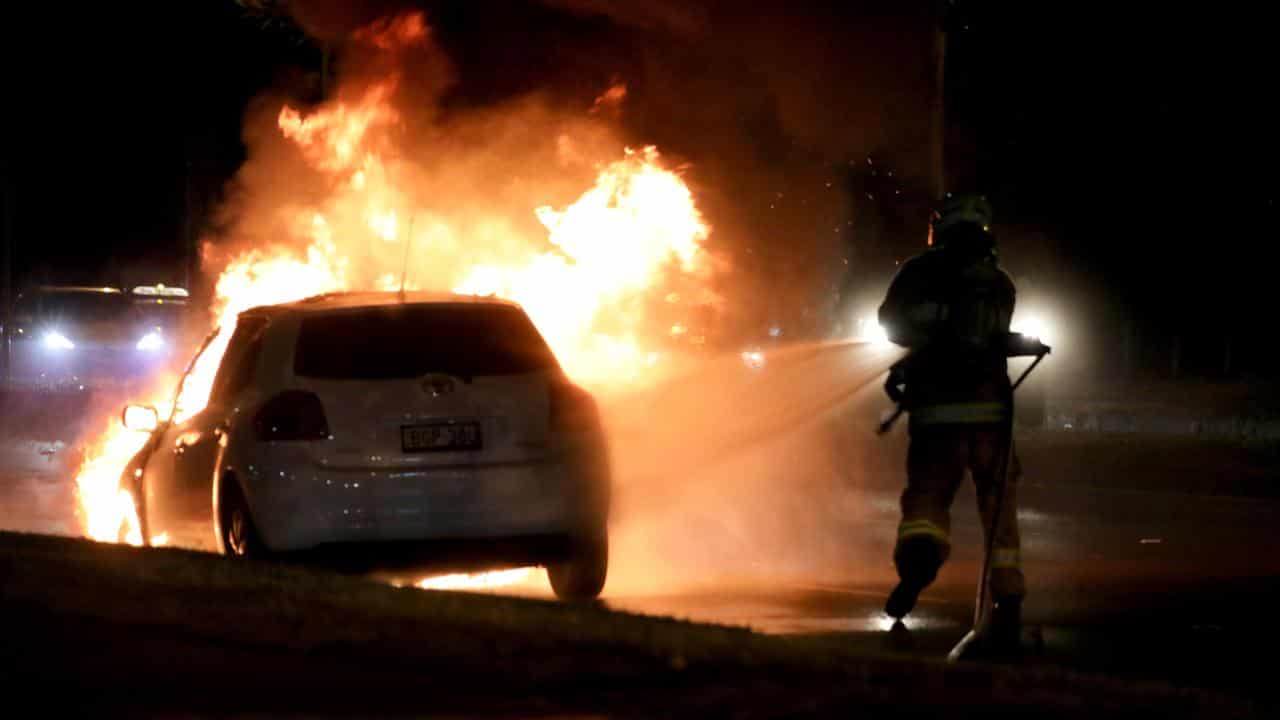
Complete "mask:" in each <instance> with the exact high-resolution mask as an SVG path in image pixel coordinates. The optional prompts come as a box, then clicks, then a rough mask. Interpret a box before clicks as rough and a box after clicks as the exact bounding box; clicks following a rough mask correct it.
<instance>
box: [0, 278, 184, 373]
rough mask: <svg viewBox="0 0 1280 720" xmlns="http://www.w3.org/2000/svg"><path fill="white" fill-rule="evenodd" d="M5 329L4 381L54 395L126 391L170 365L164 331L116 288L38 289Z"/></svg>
mask: <svg viewBox="0 0 1280 720" xmlns="http://www.w3.org/2000/svg"><path fill="white" fill-rule="evenodd" d="M10 318H11V320H10V322H9V323H8V324H7V325H6V326H5V328H4V352H5V360H6V362H5V376H6V380H7V381H8V382H9V383H11V384H14V385H22V386H37V387H48V388H66V387H74V388H77V389H83V388H88V387H107V386H121V385H123V386H127V385H131V384H134V383H137V382H138V381H141V380H143V379H145V378H147V377H149V376H151V374H152V373H154V372H155V371H156V370H157V369H158V368H159V367H161V366H163V365H164V364H165V363H166V362H167V361H168V359H169V349H170V348H169V343H168V342H166V335H165V333H164V330H163V329H162V328H160V327H158V326H153V325H151V324H148V319H147V317H145V316H144V315H143V314H141V313H139V312H138V310H137V308H136V306H135V304H134V302H133V301H132V300H131V298H130V296H129V295H126V294H125V293H124V292H122V291H121V290H120V289H118V288H112V287H73V286H51V285H46V286H39V287H37V288H35V289H33V290H30V291H28V292H24V293H22V294H21V295H20V296H19V297H18V299H17V301H16V302H15V303H14V308H13V312H12V313H11V314H10Z"/></svg>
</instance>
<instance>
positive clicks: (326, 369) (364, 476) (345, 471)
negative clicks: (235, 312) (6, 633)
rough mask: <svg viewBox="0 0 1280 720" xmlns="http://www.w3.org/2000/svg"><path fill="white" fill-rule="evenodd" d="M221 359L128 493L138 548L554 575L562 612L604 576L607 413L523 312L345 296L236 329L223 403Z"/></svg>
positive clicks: (146, 456)
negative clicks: (543, 569) (601, 413)
mask: <svg viewBox="0 0 1280 720" xmlns="http://www.w3.org/2000/svg"><path fill="white" fill-rule="evenodd" d="M218 351H219V348H218V343H209V342H207V343H206V345H205V347H204V348H203V349H202V350H201V352H200V353H199V354H198V355H197V357H196V358H195V359H194V360H193V361H192V365H191V367H192V368H194V370H193V371H189V372H188V373H187V374H186V375H185V376H184V378H183V380H182V383H181V384H180V386H179V389H178V391H177V395H176V398H177V402H176V405H177V408H176V411H175V413H174V418H173V419H172V420H171V421H164V422H160V421H159V418H158V416H157V414H156V412H155V410H154V409H150V408H140V407H137V406H132V407H130V408H127V409H126V411H125V418H124V419H125V424H126V426H127V427H130V428H133V429H142V430H151V439H150V442H148V444H147V446H146V447H145V448H144V449H143V450H142V451H141V452H140V453H139V454H138V455H137V456H136V457H135V458H134V460H133V461H132V462H131V463H130V465H129V466H128V467H127V468H126V470H125V473H124V477H123V482H125V483H127V485H126V487H130V488H131V489H132V490H133V492H134V497H135V498H138V504H139V507H138V510H139V516H140V518H141V519H142V524H143V535H144V537H147V538H150V537H155V536H157V535H159V534H161V533H164V534H166V535H167V536H168V537H169V542H170V543H171V544H176V545H182V546H188V547H193V548H204V549H212V550H216V551H219V552H223V553H226V554H234V555H247V556H261V555H267V554H275V553H293V552H303V551H305V552H311V553H315V554H318V555H330V556H341V557H344V558H352V557H354V558H358V559H360V560H362V561H366V562H367V563H368V564H369V566H370V567H371V568H373V567H378V566H382V565H396V566H403V565H405V564H406V563H408V564H412V563H414V562H419V563H429V562H433V561H435V560H437V559H438V558H437V557H436V556H435V555H436V554H438V553H439V552H440V549H441V544H440V543H441V541H447V542H451V543H454V544H455V545H458V546H462V547H464V548H465V549H466V552H467V554H468V555H470V556H472V557H474V558H475V559H476V560H477V561H481V562H488V563H491V564H493V565H498V564H507V563H528V564H542V565H546V566H547V569H548V576H549V578H550V580H551V585H552V588H553V589H554V590H555V592H556V594H557V595H558V596H561V597H569V598H587V597H594V596H596V595H597V594H599V592H600V591H601V589H602V588H603V586H604V581H605V575H606V571H607V566H608V539H607V533H606V527H605V525H606V516H607V511H608V503H609V470H608V462H607V452H606V447H605V442H604V435H603V431H602V428H601V425H600V422H599V419H598V417H597V414H596V407H595V402H594V400H593V399H592V398H591V396H590V395H588V394H587V393H586V392H584V391H582V390H580V389H578V388H577V387H575V386H573V385H572V384H570V383H569V381H568V380H567V379H566V378H565V376H564V374H563V372H562V371H561V369H560V367H559V365H558V364H557V363H556V360H555V358H554V356H553V355H552V353H551V350H550V349H549V348H548V347H547V345H546V343H545V342H544V341H543V339H542V337H541V336H540V335H539V334H538V332H537V330H536V329H535V328H534V327H533V324H532V323H531V322H530V321H529V319H528V317H526V316H525V314H524V312H523V311H522V310H521V309H520V308H519V307H518V306H515V305H513V304H509V303H506V302H502V301H496V300H480V299H474V298H469V297H468V298H464V297H460V296H452V295H445V296H439V295H426V294H416V293H415V294H410V295H409V296H408V297H402V296H401V295H399V294H394V293H361V294H332V295H325V296H318V297H315V298H312V299H309V300H303V301H301V302H297V303H292V304H288V305H278V306H271V307H262V308H257V309H254V310H250V311H248V312H245V313H243V314H241V315H240V317H239V319H238V322H237V324H236V327H235V331H234V333H233V334H232V336H231V339H230V341H229V344H228V345H227V347H226V351H225V353H224V354H223V355H222V358H221V361H220V363H218V368H217V372H216V375H215V376H214V377H213V380H212V384H211V387H210V388H209V389H204V388H201V387H199V386H200V384H201V377H202V376H201V373H202V371H203V370H202V369H203V368H204V366H205V365H207V364H208V361H207V360H206V359H205V355H206V354H208V353H216V352H218Z"/></svg>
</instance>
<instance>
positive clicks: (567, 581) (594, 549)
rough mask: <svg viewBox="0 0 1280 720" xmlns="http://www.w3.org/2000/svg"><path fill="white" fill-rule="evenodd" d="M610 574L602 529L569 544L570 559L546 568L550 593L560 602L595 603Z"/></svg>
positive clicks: (607, 552)
mask: <svg viewBox="0 0 1280 720" xmlns="http://www.w3.org/2000/svg"><path fill="white" fill-rule="evenodd" d="M608 575H609V534H608V533H607V532H606V531H605V530H603V529H601V530H598V531H594V532H592V533H589V534H586V535H584V536H582V537H579V538H576V539H574V540H573V541H572V544H571V546H570V549H569V557H568V558H566V559H564V560H560V561H557V562H553V563H550V564H548V565H547V579H548V580H549V581H550V582H551V590H552V592H554V593H555V595H556V597H557V598H560V599H561V600H571V601H585V600H594V599H596V598H597V597H599V595H600V591H602V590H604V582H605V579H606V578H607V577H608Z"/></svg>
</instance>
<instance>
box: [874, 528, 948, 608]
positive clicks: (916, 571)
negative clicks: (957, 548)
mask: <svg viewBox="0 0 1280 720" xmlns="http://www.w3.org/2000/svg"><path fill="white" fill-rule="evenodd" d="M942 554H943V549H942V546H940V545H939V544H938V542H937V541H935V540H933V539H932V538H928V537H914V538H909V539H907V540H904V541H902V542H901V543H899V544H898V548H897V550H896V551H895V552H894V554H893V559H894V563H895V564H896V565H897V566H898V577H899V578H901V580H900V581H899V582H898V586H897V587H895V588H894V589H893V592H891V593H889V599H888V600H886V601H885V604H884V612H885V614H886V615H888V616H889V617H891V618H894V619H897V620H901V619H902V618H904V617H906V616H907V613H910V612H911V611H912V610H913V609H914V608H915V606H916V599H917V598H918V597H919V596H920V593H921V592H922V591H923V590H924V589H925V588H926V587H928V586H929V583H931V582H933V579H934V578H935V577H937V576H938V568H939V567H941V566H942V559H943V555H942Z"/></svg>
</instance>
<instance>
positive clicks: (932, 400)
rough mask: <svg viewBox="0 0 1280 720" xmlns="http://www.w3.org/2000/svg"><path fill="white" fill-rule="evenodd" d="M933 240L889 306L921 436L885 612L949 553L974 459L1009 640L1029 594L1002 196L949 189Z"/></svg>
mask: <svg viewBox="0 0 1280 720" xmlns="http://www.w3.org/2000/svg"><path fill="white" fill-rule="evenodd" d="M930 245H931V247H930V249H929V250H927V251H926V252H924V253H923V254H921V255H919V256H918V257H915V258H913V259H911V260H910V261H908V262H907V263H906V265H904V266H903V268H902V269H901V271H900V272H899V273H898V275H897V277H895V278H894V280H893V283H892V285H891V286H890V287H889V292H888V294H887V296H886V297H885V301H884V304H883V305H881V307H880V323H881V325H883V326H884V327H885V329H886V331H887V333H888V335H889V338H890V340H892V341H893V342H894V343H896V344H898V345H901V346H903V347H905V348H907V349H908V350H909V351H910V353H909V355H908V356H907V358H906V360H905V361H904V362H903V363H899V365H898V366H895V367H896V369H895V374H894V376H891V378H890V386H891V387H894V388H897V390H896V393H895V394H897V395H898V396H899V398H900V399H901V401H902V402H903V405H904V407H905V408H906V410H907V412H908V413H909V414H910V415H909V417H910V424H909V432H910V438H911V440H910V448H909V450H908V454H907V487H906V490H905V491H904V492H903V493H902V522H901V524H900V525H899V526H898V538H897V544H896V546H895V548H894V554H893V559H894V564H895V565H896V566H897V569H898V576H899V578H900V582H899V584H898V586H897V587H896V588H895V589H894V590H893V592H892V594H890V596H889V599H888V601H887V602H886V603H885V612H886V613H887V614H888V615H890V616H892V617H894V618H896V619H901V618H903V617H905V616H906V615H907V614H908V613H910V612H911V610H912V609H913V608H914V607H915V604H916V598H917V597H918V596H919V594H920V592H921V591H922V590H924V589H925V588H926V587H927V586H928V585H929V584H930V583H931V582H933V580H934V578H935V577H936V576H937V573H938V569H939V568H940V567H941V566H942V564H943V563H944V562H945V561H946V559H947V556H948V555H949V554H950V550H951V522H950V510H951V503H952V501H953V499H954V498H955V494H956V491H957V489H958V488H959V486H960V483H961V482H962V481H963V480H964V476H965V472H966V471H968V472H969V474H970V475H971V476H972V477H973V480H974V483H975V485H976V486H977V494H978V512H979V515H980V516H981V519H982V527H983V531H984V532H985V533H987V534H988V536H989V534H990V533H995V541H994V545H993V554H992V558H991V563H992V564H991V573H990V584H989V589H990V592H991V597H992V598H993V600H994V603H995V606H994V611H993V614H992V618H991V620H992V622H991V626H990V627H991V639H992V640H993V641H995V642H997V643H1001V644H1002V646H1004V647H1009V646H1010V645H1009V643H1013V644H1014V645H1016V643H1017V638H1018V634H1019V632H1020V624H1021V605H1022V598H1023V596H1024V595H1025V594H1026V587H1025V581H1024V579H1023V575H1022V570H1021V567H1020V560H1019V541H1018V527H1017V516H1016V501H1015V489H1016V480H1017V477H1018V474H1019V467H1018V461H1017V458H1016V456H1015V455H1014V453H1013V447H1012V433H1011V429H1012V419H1011V418H1012V411H1013V392H1012V389H1011V387H1010V382H1009V376H1008V368H1007V360H1006V356H1005V348H1006V344H1007V342H1008V338H1009V322H1010V320H1011V318H1012V316H1013V305H1014V286H1013V282H1012V281H1011V280H1010V279H1009V276H1008V275H1006V274H1005V272H1004V271H1003V270H1001V269H1000V267H999V265H998V263H997V261H996V241H995V237H994V236H993V235H992V234H991V206H990V204H989V203H988V202H987V200H986V199H985V198H983V197H982V196H978V195H957V194H949V195H947V196H946V197H945V198H944V199H943V201H942V203H941V206H940V207H939V209H938V210H937V211H936V212H935V213H934V214H933V218H932V223H931V227H930ZM1006 464H1007V465H1006ZM1002 492H1003V493H1004V499H1003V501H1002V502H997V495H998V494H1000V493H1002ZM997 505H998V506H999V508H1000V510H999V515H1000V516H999V517H994V514H995V513H996V508H997Z"/></svg>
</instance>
